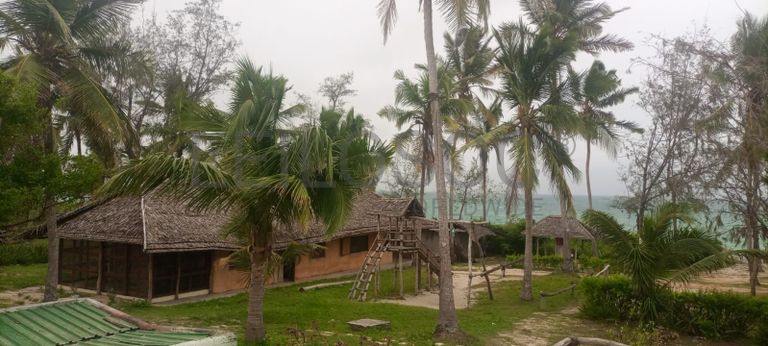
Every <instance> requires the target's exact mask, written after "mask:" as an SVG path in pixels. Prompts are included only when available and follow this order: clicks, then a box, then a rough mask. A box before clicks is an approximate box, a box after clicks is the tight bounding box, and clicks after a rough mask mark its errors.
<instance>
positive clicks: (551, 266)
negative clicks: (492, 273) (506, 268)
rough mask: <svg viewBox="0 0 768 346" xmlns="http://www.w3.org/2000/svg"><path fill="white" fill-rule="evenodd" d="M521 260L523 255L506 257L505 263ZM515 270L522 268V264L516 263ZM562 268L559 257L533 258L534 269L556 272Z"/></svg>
mask: <svg viewBox="0 0 768 346" xmlns="http://www.w3.org/2000/svg"><path fill="white" fill-rule="evenodd" d="M521 258H523V255H508V256H507V262H515V261H518V260H520V259H521ZM514 267H515V268H522V267H523V263H522V262H520V263H516V264H515V265H514ZM562 267H563V258H562V257H561V256H533V268H534V269H548V270H557V269H560V268H562Z"/></svg>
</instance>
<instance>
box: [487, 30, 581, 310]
mask: <svg viewBox="0 0 768 346" xmlns="http://www.w3.org/2000/svg"><path fill="white" fill-rule="evenodd" d="M547 30H549V29H548V28H547V27H542V28H536V29H532V28H531V27H529V26H528V25H526V24H524V23H523V21H522V19H521V20H520V21H519V22H518V23H508V24H505V25H503V26H502V27H501V28H500V29H499V30H496V31H495V33H494V35H495V36H496V41H497V43H498V45H499V53H498V57H497V62H498V64H499V65H500V66H501V70H500V75H501V79H502V90H501V91H500V96H501V98H502V99H503V100H504V102H506V104H507V106H508V107H510V108H511V109H514V110H515V115H514V116H513V118H512V119H511V120H509V121H506V122H504V123H501V124H500V125H499V126H497V127H496V128H495V129H494V130H492V131H491V132H490V133H488V134H487V135H484V136H482V137H481V140H482V141H491V142H493V141H497V140H499V139H500V138H502V137H510V138H512V139H511V147H510V148H509V153H510V155H511V158H512V167H513V168H512V177H511V181H510V184H512V186H513V187H517V186H521V187H522V189H523V191H524V201H525V220H526V231H525V258H524V262H523V287H522V290H521V292H520V297H521V299H523V300H531V299H533V286H532V272H533V234H532V233H531V232H532V228H533V208H534V206H533V191H534V190H535V189H536V187H537V186H538V182H539V179H538V174H537V169H538V166H539V165H540V166H541V167H542V169H543V170H544V172H546V174H547V175H548V179H549V181H550V182H551V184H552V186H553V188H554V189H555V191H556V192H557V194H558V197H559V198H560V200H561V201H564V203H565V205H566V208H567V209H568V210H573V197H572V194H571V190H570V187H569V186H568V176H569V175H570V177H571V178H574V179H578V178H579V176H580V172H579V170H578V169H577V168H576V166H575V165H574V164H573V162H572V161H571V157H570V154H569V153H568V151H567V150H566V148H565V146H564V145H563V143H562V142H561V141H560V140H559V138H558V135H560V134H564V133H569V132H570V133H573V132H574V131H573V130H574V129H575V127H576V125H577V124H578V117H577V116H576V114H575V113H574V111H573V108H572V107H571V106H570V105H568V104H567V103H564V101H565V102H567V101H568V100H565V99H564V98H563V97H559V96H558V95H561V94H562V90H563V89H564V88H565V87H566V83H565V82H561V83H555V82H553V77H554V76H555V75H556V73H557V71H560V70H561V69H563V68H564V66H566V65H567V64H568V63H569V62H570V61H571V60H572V59H573V55H574V54H575V52H576V42H577V38H578V36H576V35H575V34H570V35H565V36H564V37H563V38H562V39H552V37H553V36H552V35H551V33H550V32H548V31H547ZM539 159H540V160H541V161H540V162H539ZM512 193H513V196H512V198H511V199H512V200H513V201H514V200H517V189H516V188H513V189H512Z"/></svg>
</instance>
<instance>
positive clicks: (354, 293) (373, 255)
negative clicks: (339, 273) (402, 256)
mask: <svg viewBox="0 0 768 346" xmlns="http://www.w3.org/2000/svg"><path fill="white" fill-rule="evenodd" d="M382 234H383V236H382ZM388 242H389V237H388V236H387V232H384V233H379V234H378V235H376V241H375V242H374V244H373V247H372V248H371V250H370V251H368V254H367V255H366V256H365V260H364V261H363V265H362V266H361V267H360V272H359V273H358V274H357V278H356V279H355V283H354V284H353V285H352V289H350V290H349V295H347V298H349V299H351V300H355V299H357V300H359V301H361V302H362V301H365V299H366V297H367V296H368V288H369V287H370V286H371V280H372V279H373V275H374V274H375V273H376V270H378V267H379V263H381V258H382V257H383V256H384V253H385V252H386V251H387V243H388Z"/></svg>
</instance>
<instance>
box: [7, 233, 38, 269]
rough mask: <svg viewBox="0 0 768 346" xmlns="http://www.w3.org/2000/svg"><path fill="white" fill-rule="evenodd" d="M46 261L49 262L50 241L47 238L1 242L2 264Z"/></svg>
mask: <svg viewBox="0 0 768 346" xmlns="http://www.w3.org/2000/svg"><path fill="white" fill-rule="evenodd" d="M46 262H48V241H47V240H45V239H38V240H33V241H28V242H24V243H14V244H0V265H11V264H34V263H46Z"/></svg>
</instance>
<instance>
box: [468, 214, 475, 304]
mask: <svg viewBox="0 0 768 346" xmlns="http://www.w3.org/2000/svg"><path fill="white" fill-rule="evenodd" d="M474 231H475V224H474V223H472V224H470V227H469V229H468V230H467V266H468V267H469V279H468V280H467V307H469V305H470V304H471V303H472V302H471V300H472V233H473V232H474Z"/></svg>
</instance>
